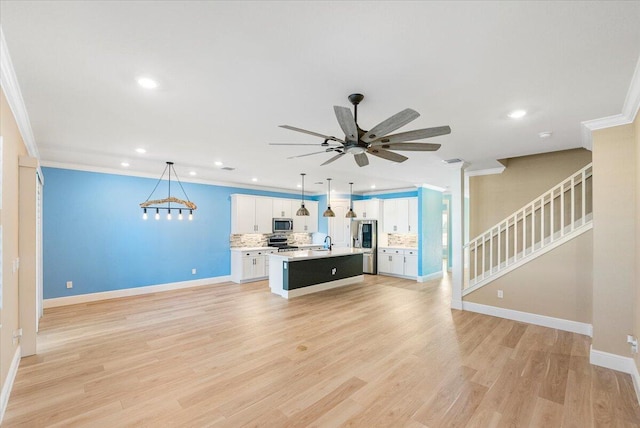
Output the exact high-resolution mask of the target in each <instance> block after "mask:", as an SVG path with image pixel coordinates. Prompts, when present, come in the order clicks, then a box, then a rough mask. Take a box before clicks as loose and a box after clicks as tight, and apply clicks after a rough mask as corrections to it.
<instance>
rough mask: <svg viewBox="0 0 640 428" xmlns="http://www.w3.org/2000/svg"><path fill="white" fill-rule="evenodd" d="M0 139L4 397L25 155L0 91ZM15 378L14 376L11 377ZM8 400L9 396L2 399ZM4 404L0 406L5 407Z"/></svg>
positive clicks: (14, 318)
mask: <svg viewBox="0 0 640 428" xmlns="http://www.w3.org/2000/svg"><path fill="white" fill-rule="evenodd" d="M0 135H2V140H3V148H2V152H3V153H2V210H1V213H0V224H2V309H0V322H1V323H2V329H0V381H1V382H2V391H3V393H4V392H5V391H7V394H8V388H7V387H8V385H7V382H12V381H13V378H12V377H11V378H10V379H8V375H9V371H10V369H12V366H11V364H12V363H13V359H14V356H15V355H16V351H17V350H18V344H14V343H13V332H14V331H15V330H17V329H18V328H20V319H19V312H18V307H19V301H18V297H19V296H18V272H15V273H14V272H13V269H12V265H13V262H14V261H15V260H16V259H17V258H18V255H19V253H18V230H19V226H20V218H19V215H18V205H19V189H18V176H19V169H18V159H19V157H20V156H25V155H26V154H27V149H26V147H25V144H24V141H23V140H22V137H21V136H20V131H19V130H18V125H17V124H16V121H15V118H14V116H13V113H12V112H11V108H10V107H9V104H8V103H7V99H6V97H5V94H4V90H2V91H0ZM14 374H15V373H14ZM5 398H7V399H8V395H7V396H6V397H5V396H3V397H2V399H5ZM4 404H6V403H0V405H4Z"/></svg>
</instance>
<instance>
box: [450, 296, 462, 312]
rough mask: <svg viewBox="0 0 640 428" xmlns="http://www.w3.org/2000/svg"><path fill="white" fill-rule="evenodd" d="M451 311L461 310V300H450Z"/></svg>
mask: <svg viewBox="0 0 640 428" xmlns="http://www.w3.org/2000/svg"><path fill="white" fill-rule="evenodd" d="M451 309H458V310H460V311H461V310H462V300H453V299H451Z"/></svg>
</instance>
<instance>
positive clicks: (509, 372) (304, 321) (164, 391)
mask: <svg viewBox="0 0 640 428" xmlns="http://www.w3.org/2000/svg"><path fill="white" fill-rule="evenodd" d="M449 295H450V289H449V284H448V280H447V279H446V278H445V279H444V280H443V281H433V282H429V283H425V284H418V283H416V282H414V281H408V280H402V279H395V278H389V277H383V276H367V277H366V280H365V282H364V283H363V284H358V285H353V286H349V287H345V288H341V289H336V290H330V291H327V292H322V293H318V294H315V295H309V296H304V297H299V298H296V299H293V300H289V301H287V300H284V299H282V298H280V297H278V296H275V295H272V294H270V292H269V289H268V285H267V282H266V281H263V282H259V283H252V284H244V285H238V284H231V283H225V284H216V285H212V286H208V287H199V288H193V289H189V290H181V291H172V292H165V293H158V294H153V295H146V296H138V297H131V298H123V299H114V300H109V301H103V302H97V303H92V304H81V305H74V306H67V307H61V308H54V309H48V310H46V311H45V316H44V318H43V319H42V322H41V332H40V334H39V339H38V349H39V354H38V355H37V356H33V357H28V358H24V359H23V360H22V362H21V364H20V369H19V372H18V376H17V378H16V381H15V384H14V388H13V392H12V394H11V397H10V400H9V406H8V409H7V412H6V415H5V420H4V423H3V426H6V427H14V426H25V427H40V426H64V427H71V426H91V427H103V426H104V427H120V426H153V427H156V426H158V427H159V426H188V427H199V426H225V427H227V426H228V427H240V426H266V427H289V426H324V427H338V426H358V427H374V426H383V427H402V426H406V427H424V426H428V427H454V426H460V427H490V426H517V427H528V426H531V427H560V426H566V427H581V428H582V427H590V426H640V409H639V406H638V404H637V403H636V400H635V394H634V390H633V385H632V382H631V379H630V377H629V375H626V374H622V373H618V372H615V371H612V370H607V369H602V368H599V367H595V366H591V365H590V364H589V360H588V354H589V344H590V339H589V338H588V337H585V336H580V335H577V334H571V333H566V332H563V331H558V330H553V329H549V328H543V327H537V326H533V325H527V324H522V323H517V322H513V321H508V320H503V319H500V318H494V317H489V316H485V315H480V314H475V313H471V312H461V311H452V310H451V309H449V307H448V304H449Z"/></svg>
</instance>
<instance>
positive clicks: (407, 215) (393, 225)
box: [382, 198, 418, 233]
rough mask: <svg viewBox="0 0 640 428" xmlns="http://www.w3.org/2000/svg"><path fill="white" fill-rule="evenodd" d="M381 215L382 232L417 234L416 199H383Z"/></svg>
mask: <svg viewBox="0 0 640 428" xmlns="http://www.w3.org/2000/svg"><path fill="white" fill-rule="evenodd" d="M383 213H384V215H383V227H382V230H383V232H385V233H418V198H397V199H385V200H384V203H383Z"/></svg>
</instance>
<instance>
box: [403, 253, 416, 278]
mask: <svg viewBox="0 0 640 428" xmlns="http://www.w3.org/2000/svg"><path fill="white" fill-rule="evenodd" d="M403 275H404V276H409V277H411V278H417V277H418V250H404V273H403Z"/></svg>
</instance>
